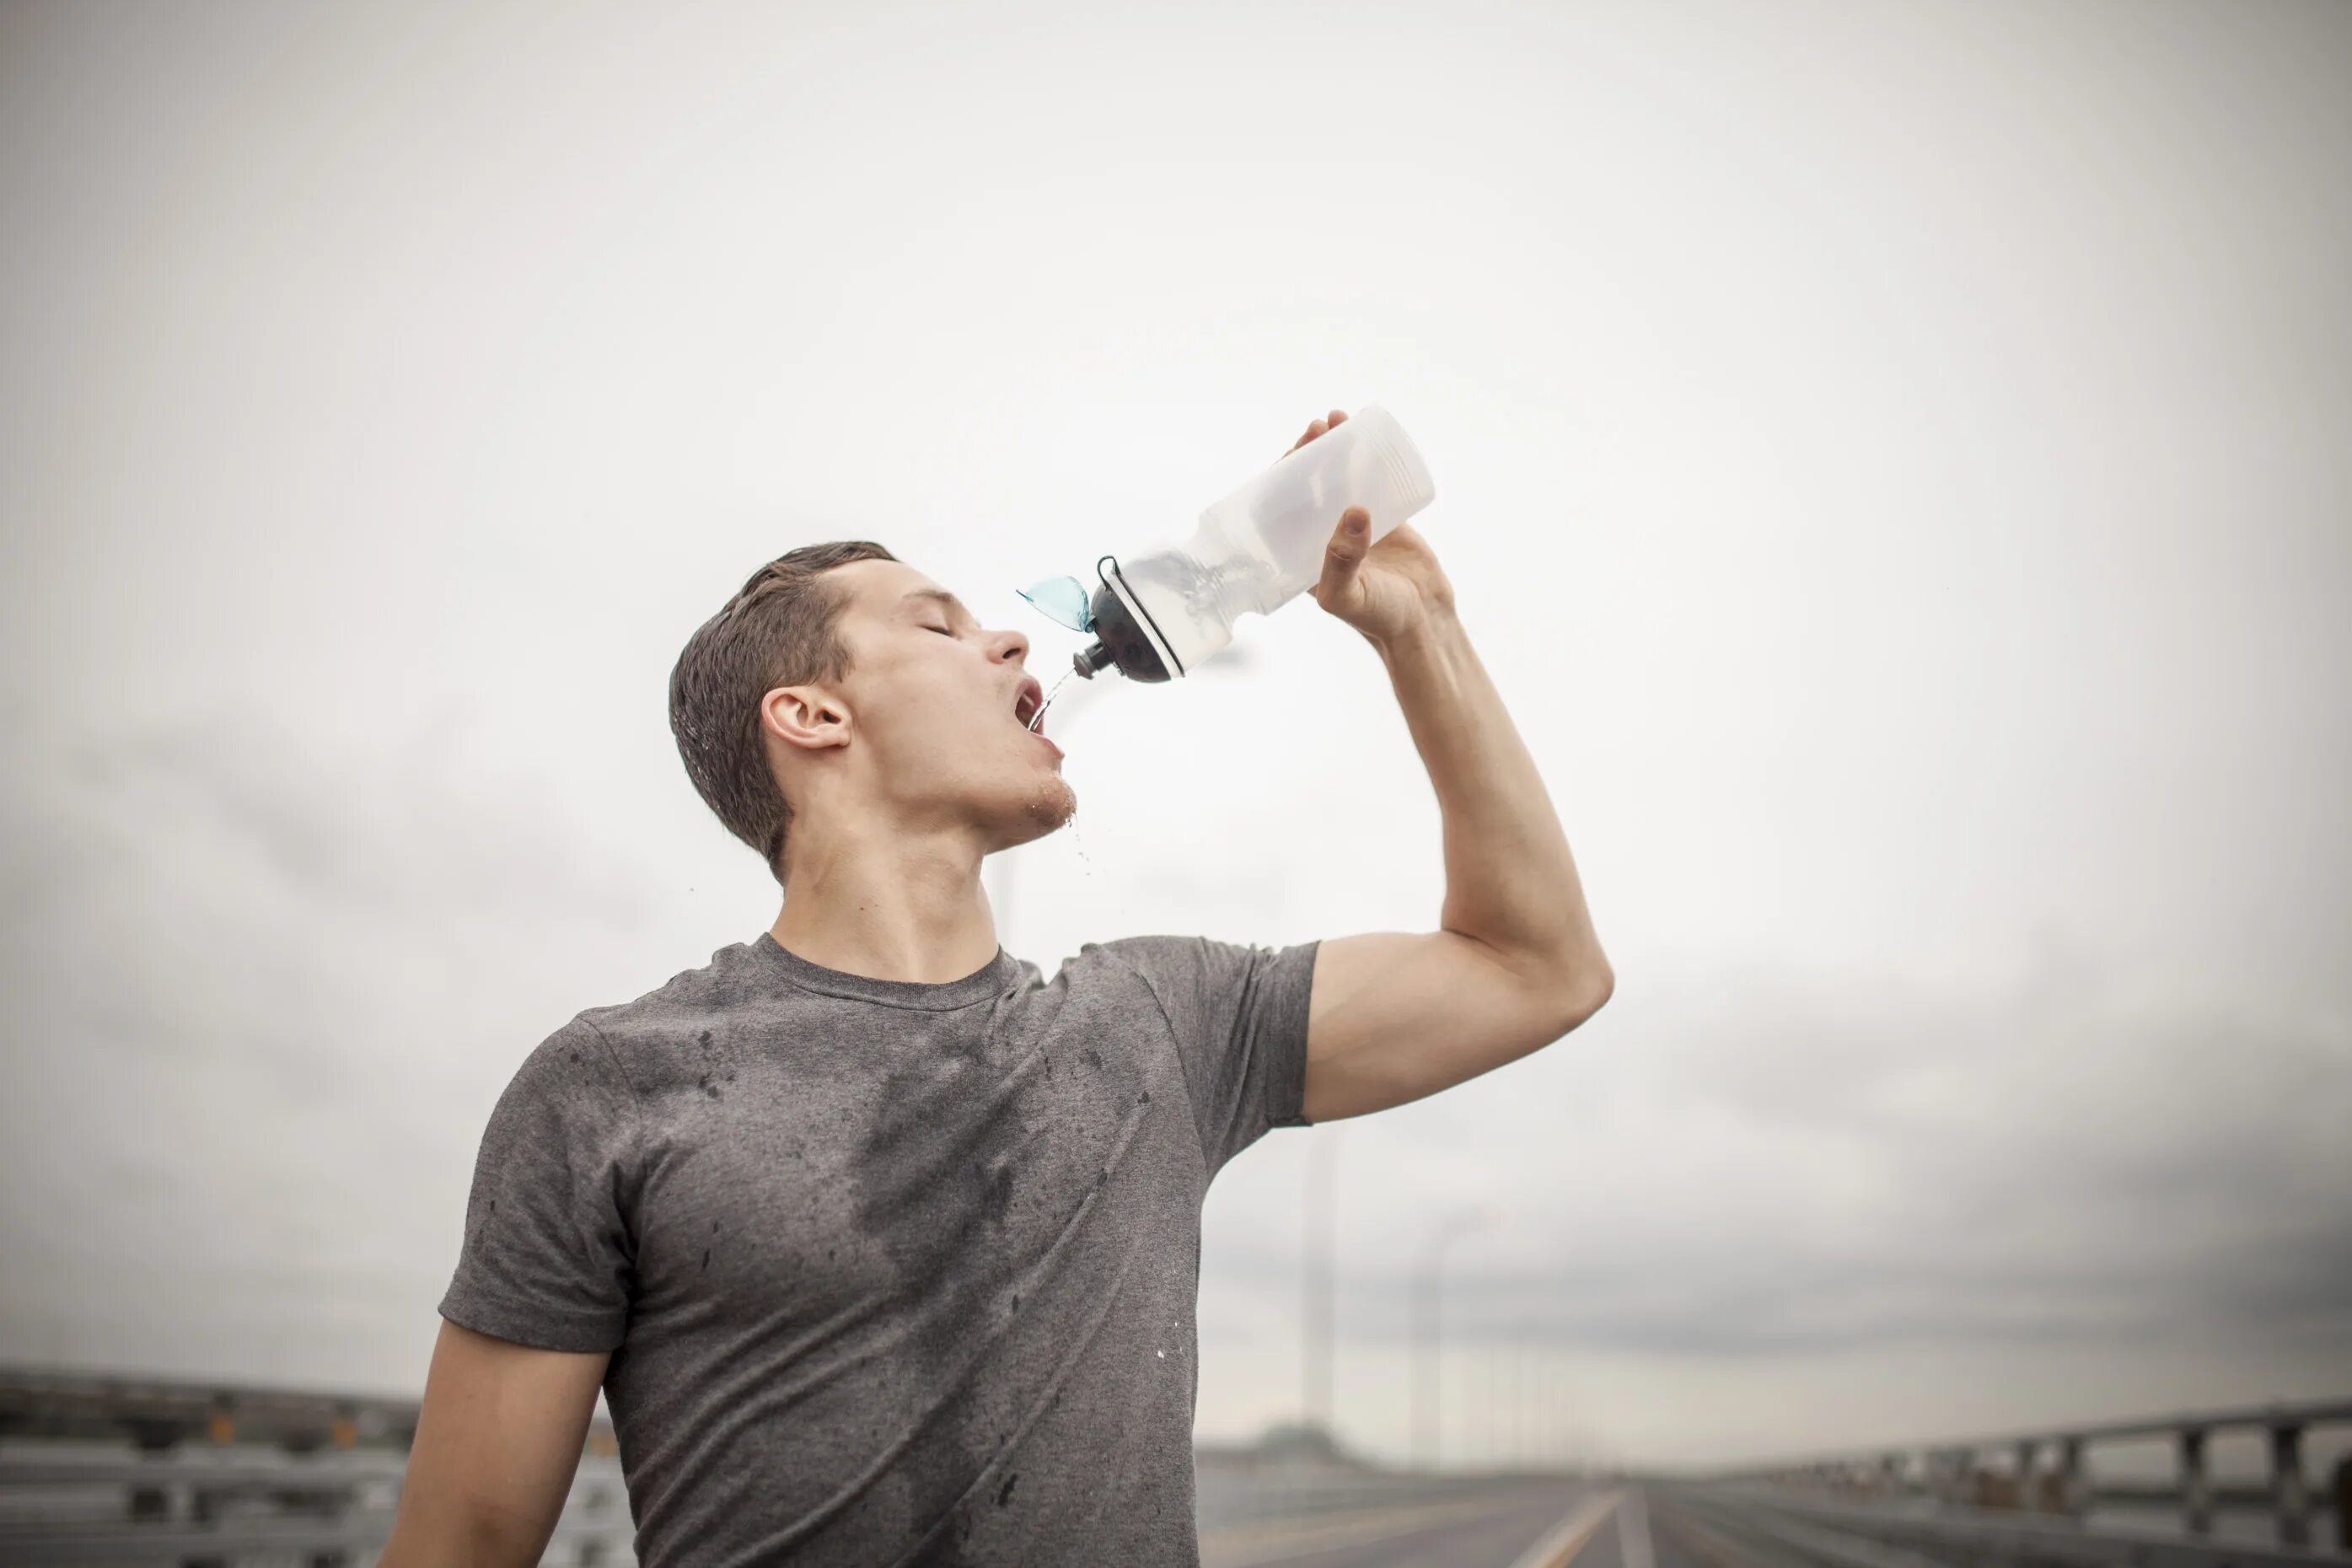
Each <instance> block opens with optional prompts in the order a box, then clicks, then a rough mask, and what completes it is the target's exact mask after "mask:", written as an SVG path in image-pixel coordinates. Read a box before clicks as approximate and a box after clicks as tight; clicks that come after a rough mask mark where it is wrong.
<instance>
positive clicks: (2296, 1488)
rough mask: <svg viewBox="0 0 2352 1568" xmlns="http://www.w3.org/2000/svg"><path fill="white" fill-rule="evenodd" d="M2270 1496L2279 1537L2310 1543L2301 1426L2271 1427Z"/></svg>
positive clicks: (2290, 1542)
mask: <svg viewBox="0 0 2352 1568" xmlns="http://www.w3.org/2000/svg"><path fill="white" fill-rule="evenodd" d="M2271 1495H2272V1497H2273V1499H2274V1500H2276V1501H2277V1503H2278V1528H2279V1540H2280V1541H2281V1542H2284V1543H2285V1544H2286V1545H2289V1546H2308V1545H2309V1544H2311V1489H2310V1488H2309V1487H2308V1486H2306V1485H2305V1483H2304V1479H2303V1428H2302V1427H2300V1426H2273V1427H2272V1428H2271Z"/></svg>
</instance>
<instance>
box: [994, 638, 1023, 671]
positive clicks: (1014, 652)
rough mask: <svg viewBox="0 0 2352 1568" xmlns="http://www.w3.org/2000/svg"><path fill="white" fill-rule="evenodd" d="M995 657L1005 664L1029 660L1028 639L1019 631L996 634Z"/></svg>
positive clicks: (1021, 662)
mask: <svg viewBox="0 0 2352 1568" xmlns="http://www.w3.org/2000/svg"><path fill="white" fill-rule="evenodd" d="M996 657H997V658H1001V659H1003V661H1004V662H1005V663H1007V664H1026V663H1028V662H1029V639H1028V638H1027V637H1024V636H1022V635H1021V634H1020V633H1019V632H999V633H997V634H996Z"/></svg>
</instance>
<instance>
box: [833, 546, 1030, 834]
mask: <svg viewBox="0 0 2352 1568" xmlns="http://www.w3.org/2000/svg"><path fill="white" fill-rule="evenodd" d="M834 575H835V576H837V577H838V578H839V579H840V582H841V586H842V587H843V588H844V589H845V591H846V595H847V602H846V604H845V605H844V607H843V609H842V613H841V619H840V623H839V626H840V634H841V636H842V637H843V638H844V640H845V641H846V642H847V644H848V646H849V648H850V655H851V658H850V673H849V675H848V676H847V677H846V678H845V679H844V680H843V681H842V682H841V683H840V686H839V687H838V690H839V691H840V693H841V696H842V698H843V700H845V703H846V705H847V707H848V709H849V712H850V751H851V752H852V753H853V754H856V753H858V752H863V759H862V762H860V763H856V764H854V765H855V766H856V773H857V778H858V783H859V785H860V788H861V791H862V792H870V796H871V797H872V798H877V799H878V800H880V801H881V802H883V803H884V804H885V805H886V806H887V809H888V810H889V811H890V813H891V815H892V816H893V817H895V818H896V819H898V820H900V821H903V822H906V823H908V825H909V826H936V825H949V826H955V825H963V824H970V825H972V826H978V827H980V828H981V829H982V834H983V842H984V843H985V845H986V847H987V849H988V850H995V849H1002V848H1007V847H1011V846H1013V845H1015V844H1025V843H1027V842H1029V841H1030V840H1031V839H1034V838H1041V837H1044V836H1045V835H1046V834H1048V833H1051V832H1052V831H1053V830H1054V829H1055V828H1056V827H1059V826H1062V824H1064V823H1065V822H1067V821H1068V820H1069V819H1070V816H1071V814H1072V813H1074V812H1075V811H1076V810H1077V796H1076V795H1075V794H1074V793H1073V792H1072V791H1071V789H1070V786H1069V785H1068V784H1066V783H1064V782H1063V779H1062V775H1061V764H1062V753H1061V749H1060V748H1059V747H1057V746H1055V744H1054V743H1053V742H1050V741H1048V740H1046V739H1045V738H1044V736H1043V735H1041V734H1039V733H1037V732H1035V731H1032V730H1030V729H1029V728H1028V720H1029V717H1030V715H1031V714H1032V713H1034V712H1035V711H1036V708H1037V704H1038V702H1039V701H1040V700H1041V698H1042V695H1043V693H1042V691H1041V689H1040V688H1039V685H1038V683H1037V682H1036V681H1035V680H1034V679H1032V678H1031V677H1030V675H1029V673H1028V671H1027V670H1026V669H1025V668H1024V667H1023V661H1024V659H1026V658H1028V656H1029V639H1028V638H1026V637H1023V636H1022V635H1021V634H1020V633H1018V632H992V631H989V630H987V629H986V628H984V627H982V626H981V625H980V624H979V623H978V622H976V621H975V620H973V619H972V616H971V612H970V611H968V610H966V609H965V608H964V607H963V605H962V604H961V603H960V602H959V601H958V600H957V599H956V597H955V595H952V594H950V593H948V592H947V591H945V590H944V589H942V588H941V587H940V585H939V584H936V583H934V582H932V581H931V580H930V579H929V577H926V576H924V575H923V574H921V573H920V572H918V571H916V570H915V569H914V568H913V567H911V566H908V565H907V564H905V563H902V562H897V561H856V562H852V563H849V564H848V565H846V566H840V567H836V568H835V570H834Z"/></svg>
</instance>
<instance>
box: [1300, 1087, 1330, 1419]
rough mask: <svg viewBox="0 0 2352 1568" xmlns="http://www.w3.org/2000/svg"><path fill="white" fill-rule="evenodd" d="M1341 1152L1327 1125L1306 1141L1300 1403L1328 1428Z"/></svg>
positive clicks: (1306, 1415) (1307, 1413) (1307, 1414)
mask: <svg viewBox="0 0 2352 1568" xmlns="http://www.w3.org/2000/svg"><path fill="white" fill-rule="evenodd" d="M1338 1156H1339V1129H1338V1128H1337V1127H1326V1128H1322V1129H1319V1130H1318V1131H1317V1132H1316V1133H1315V1134H1314V1135H1313V1136H1312V1137H1310V1138H1309V1139H1308V1140H1307V1212H1306V1216H1305V1218H1306V1230H1307V1235H1306V1238H1305V1239H1306V1246H1305V1247H1304V1249H1303V1250H1304V1252H1305V1254H1306V1267H1305V1269H1304V1271H1303V1274H1302V1277H1301V1279H1300V1282H1299V1284H1300V1291H1301V1294H1302V1296H1303V1298H1304V1299H1303V1300H1302V1301H1301V1302H1300V1306H1299V1321H1300V1323H1301V1325H1302V1331H1303V1334H1304V1336H1305V1342H1304V1344H1303V1345H1302V1346H1301V1347H1300V1352H1299V1362H1300V1378H1301V1386H1300V1389H1299V1404H1300V1408H1301V1412H1302V1415H1303V1416H1304V1419H1305V1420H1306V1422H1307V1425H1308V1426H1313V1427H1316V1428H1317V1429H1318V1430H1320V1431H1322V1432H1325V1433H1329V1432H1331V1431H1332V1430H1333V1422H1332V1413H1331V1394H1332V1370H1333V1368H1332V1357H1333V1324H1334V1319H1335V1313H1334V1310H1333V1300H1332V1277H1333V1264H1332V1254H1333V1251H1334V1247H1335V1238H1334V1226H1333V1208H1334V1197H1335V1193H1334V1187H1333V1181H1332V1167H1333V1164H1334V1163H1335V1161H1336V1160H1337V1159H1338Z"/></svg>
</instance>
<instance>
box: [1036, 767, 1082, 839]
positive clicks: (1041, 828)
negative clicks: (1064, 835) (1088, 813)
mask: <svg viewBox="0 0 2352 1568" xmlns="http://www.w3.org/2000/svg"><path fill="white" fill-rule="evenodd" d="M1077 812H1078V792H1077V791H1076V790H1074V789H1072V788H1071V787H1070V786H1069V784H1068V783H1067V782H1066V780H1063V779H1060V778H1049V779H1043V780H1040V781H1039V782H1038V784H1037V790H1036V793H1035V794H1034V795H1031V796H1030V797H1029V801H1028V805H1027V806H1026V807H1025V808H1024V815H1025V816H1027V817H1028V818H1029V820H1030V821H1031V822H1032V823H1034V824H1035V825H1036V827H1037V830H1038V833H1039V836H1040V837H1043V836H1044V835H1045V834H1048V833H1051V832H1053V831H1054V830H1055V828H1057V827H1060V826H1063V825H1064V824H1066V823H1067V822H1068V821H1069V820H1070V818H1071V817H1073V816H1076V815H1077Z"/></svg>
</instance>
